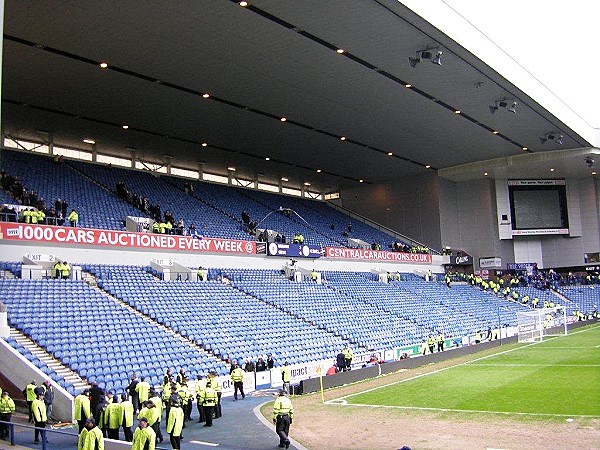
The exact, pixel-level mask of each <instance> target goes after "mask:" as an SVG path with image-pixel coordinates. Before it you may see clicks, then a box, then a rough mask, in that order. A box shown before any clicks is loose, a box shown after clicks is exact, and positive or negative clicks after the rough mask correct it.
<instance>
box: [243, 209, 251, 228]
mask: <svg viewBox="0 0 600 450" xmlns="http://www.w3.org/2000/svg"><path fill="white" fill-rule="evenodd" d="M242 223H243V224H245V225H248V224H249V223H250V214H248V212H247V211H242Z"/></svg>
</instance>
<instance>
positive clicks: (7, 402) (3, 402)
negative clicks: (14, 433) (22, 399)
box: [0, 391, 15, 439]
mask: <svg viewBox="0 0 600 450" xmlns="http://www.w3.org/2000/svg"><path fill="white" fill-rule="evenodd" d="M13 412H15V402H14V401H13V399H12V398H10V396H9V395H8V392H6V391H2V396H1V397H0V421H3V422H10V419H11V417H12V413H13ZM8 432H9V425H7V424H0V439H8Z"/></svg>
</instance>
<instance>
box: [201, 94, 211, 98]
mask: <svg viewBox="0 0 600 450" xmlns="http://www.w3.org/2000/svg"><path fill="white" fill-rule="evenodd" d="M208 97H210V95H209V94H202V98H208Z"/></svg>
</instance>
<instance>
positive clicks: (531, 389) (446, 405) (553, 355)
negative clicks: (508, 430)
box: [344, 326, 600, 418]
mask: <svg viewBox="0 0 600 450" xmlns="http://www.w3.org/2000/svg"><path fill="white" fill-rule="evenodd" d="M344 399H345V400H346V403H347V404H355V405H373V406H388V407H400V408H415V409H428V410H440V411H444V410H448V411H475V412H477V411H481V412H492V413H493V412H496V413H503V414H527V415H534V416H535V415H539V416H557V417H562V416H567V417H570V416H572V417H581V416H588V417H597V418H600V326H593V327H588V328H584V329H579V330H575V331H573V332H572V333H571V334H569V335H567V336H560V337H551V338H547V340H545V341H544V342H541V343H536V344H512V345H510V346H503V347H500V348H498V352H497V353H495V354H493V355H491V356H484V357H482V356H481V355H473V358H472V359H471V360H470V361H468V362H466V363H461V364H456V365H454V366H451V367H449V368H444V369H441V370H435V366H432V372H430V373H428V374H427V375H424V376H418V377H414V378H412V379H411V378H409V379H408V380H405V381H403V382H399V383H395V384H393V385H388V386H385V387H382V388H377V389H373V390H370V391H365V392H363V393H360V394H356V395H352V396H349V397H345V398H344Z"/></svg>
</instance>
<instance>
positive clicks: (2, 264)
mask: <svg viewBox="0 0 600 450" xmlns="http://www.w3.org/2000/svg"><path fill="white" fill-rule="evenodd" d="M21 266H23V264H21V263H18V262H10V261H0V271H3V270H8V271H9V272H10V273H12V274H13V275H14V276H15V277H17V278H21Z"/></svg>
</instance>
